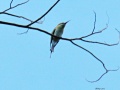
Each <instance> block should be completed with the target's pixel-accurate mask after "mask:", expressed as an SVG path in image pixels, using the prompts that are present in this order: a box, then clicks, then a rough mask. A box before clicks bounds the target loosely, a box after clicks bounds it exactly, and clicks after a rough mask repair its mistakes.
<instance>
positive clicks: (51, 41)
mask: <svg viewBox="0 0 120 90" xmlns="http://www.w3.org/2000/svg"><path fill="white" fill-rule="evenodd" d="M55 30H56V29H54V30H53V31H52V33H51V34H52V35H54V33H55ZM52 40H53V36H51V40H50V47H51V43H52Z"/></svg>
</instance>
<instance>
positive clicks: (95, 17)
mask: <svg viewBox="0 0 120 90" xmlns="http://www.w3.org/2000/svg"><path fill="white" fill-rule="evenodd" d="M93 12H94V14H95V21H94V27H93V31H92V33H93V32H94V31H95V26H96V12H95V11H93Z"/></svg>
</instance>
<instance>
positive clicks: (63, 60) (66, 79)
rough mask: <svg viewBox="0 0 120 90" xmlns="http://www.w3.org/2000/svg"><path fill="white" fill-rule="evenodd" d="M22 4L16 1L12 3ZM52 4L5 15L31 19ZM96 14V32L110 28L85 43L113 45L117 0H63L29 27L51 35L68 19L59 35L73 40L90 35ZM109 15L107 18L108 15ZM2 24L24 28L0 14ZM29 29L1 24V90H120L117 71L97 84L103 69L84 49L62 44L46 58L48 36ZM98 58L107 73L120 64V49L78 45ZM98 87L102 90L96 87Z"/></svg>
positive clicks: (36, 1) (45, 1)
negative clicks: (58, 25)
mask: <svg viewBox="0 0 120 90" xmlns="http://www.w3.org/2000/svg"><path fill="white" fill-rule="evenodd" d="M10 1H11V0H5V1H4V0H3V1H0V12H1V11H3V10H5V9H7V8H8V7H9V3H10ZM24 1H25V0H19V1H18V0H14V2H13V5H16V4H18V3H21V2H24ZM55 2H56V0H30V1H29V2H28V3H27V4H25V5H23V6H19V7H17V8H15V9H13V10H10V11H9V13H13V14H16V15H21V16H24V17H27V18H29V19H31V20H35V19H37V18H38V17H40V16H41V15H43V14H44V13H45V12H46V11H47V10H48V9H49V7H51V6H52V5H53V4H54V3H55ZM93 10H94V11H95V12H96V14H97V23H96V31H98V30H101V29H103V28H104V27H105V26H106V23H107V21H108V17H107V14H108V16H109V26H108V29H107V30H106V31H104V32H103V33H101V34H97V35H95V36H92V37H89V38H87V40H93V41H101V42H106V43H116V42H117V41H118V37H119V35H118V33H117V31H116V30H115V28H117V29H118V30H119V31H120V0H61V1H60V2H59V3H58V4H57V5H56V6H55V7H54V8H53V9H52V11H51V12H50V13H49V14H47V15H46V16H45V18H44V19H45V20H44V22H43V23H42V24H34V25H32V26H33V27H37V28H40V29H44V30H46V31H48V32H52V30H53V29H54V27H55V26H56V25H57V24H58V23H61V22H65V21H67V20H70V22H69V23H68V24H67V25H66V27H65V31H64V34H63V37H65V38H77V37H81V36H84V35H87V34H89V33H91V31H92V29H93V23H94V13H93ZM106 12H107V14H106ZM0 20H1V21H8V22H13V23H18V24H24V25H25V24H28V23H29V22H28V21H25V20H23V19H18V18H13V17H10V16H6V15H0ZM26 30H27V29H23V28H18V27H13V26H7V25H1V24H0V90H120V70H118V71H116V72H109V73H108V74H106V75H105V76H104V77H103V78H102V79H101V80H100V81H98V82H96V83H89V82H87V81H86V79H88V80H96V79H97V78H98V77H99V76H100V75H101V74H102V73H104V68H103V67H102V64H101V63H100V62H98V61H97V60H96V59H95V58H94V57H92V56H91V55H90V54H89V53H87V52H86V51H84V50H82V49H80V48H78V47H76V46H74V45H72V44H71V43H70V42H68V41H63V40H60V42H59V43H58V45H57V46H56V47H55V51H54V53H53V54H52V57H51V58H49V57H50V44H49V43H50V36H48V35H46V34H44V33H41V32H38V31H34V30H29V32H28V33H27V34H23V35H18V34H17V33H22V32H25V31H26ZM76 43H77V44H79V45H81V46H83V47H85V48H86V49H88V50H90V51H91V52H93V53H94V54H95V55H96V56H97V57H99V58H100V59H101V60H102V61H103V62H104V63H105V65H106V67H107V68H108V69H116V68H117V67H118V66H120V54H119V53H120V50H119V49H120V45H117V46H112V47H109V46H103V45H98V44H90V43H85V42H82V41H76ZM97 88H100V89H97Z"/></svg>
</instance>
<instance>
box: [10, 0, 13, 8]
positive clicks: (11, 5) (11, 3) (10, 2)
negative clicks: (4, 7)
mask: <svg viewBox="0 0 120 90" xmlns="http://www.w3.org/2000/svg"><path fill="white" fill-rule="evenodd" d="M12 3H13V0H11V2H10V8H11V7H12Z"/></svg>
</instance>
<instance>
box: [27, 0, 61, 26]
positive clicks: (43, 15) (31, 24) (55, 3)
mask: <svg viewBox="0 0 120 90" xmlns="http://www.w3.org/2000/svg"><path fill="white" fill-rule="evenodd" d="M59 1H60V0H57V2H56V3H55V4H54V5H53V6H52V7H50V8H49V10H48V11H47V12H46V13H45V14H43V15H42V16H41V17H39V18H38V19H36V20H35V21H33V22H32V23H30V24H28V25H27V26H31V25H32V24H34V23H36V22H38V21H39V20H41V19H42V18H43V17H45V16H46V15H47V14H48V13H49V12H50V11H51V10H52V9H53V8H54V7H55V5H57V3H58V2H59Z"/></svg>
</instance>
